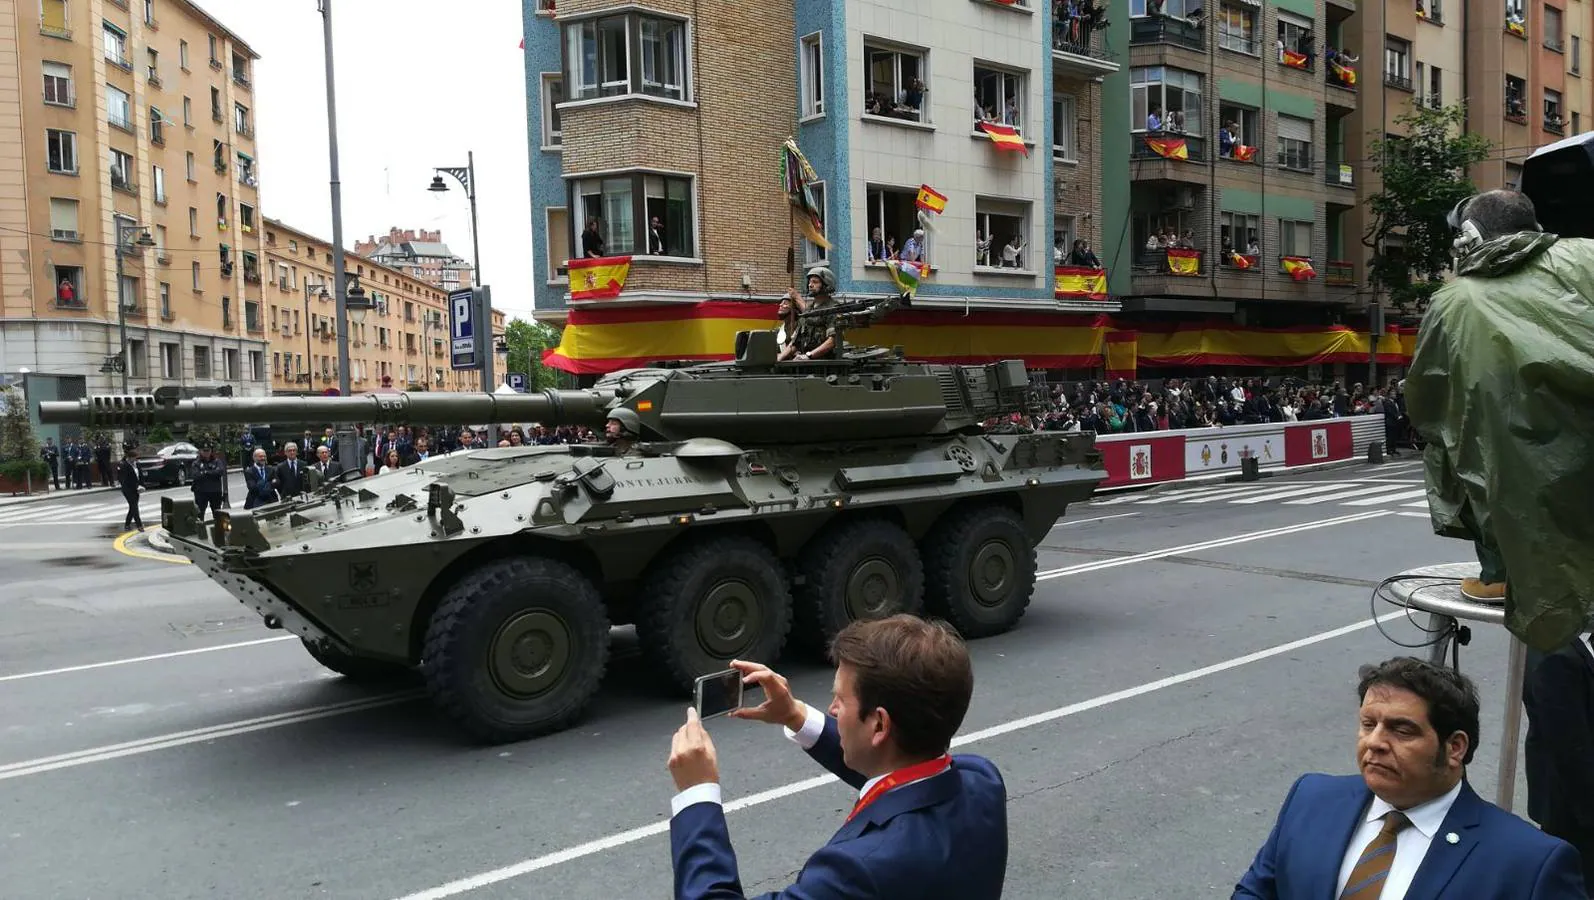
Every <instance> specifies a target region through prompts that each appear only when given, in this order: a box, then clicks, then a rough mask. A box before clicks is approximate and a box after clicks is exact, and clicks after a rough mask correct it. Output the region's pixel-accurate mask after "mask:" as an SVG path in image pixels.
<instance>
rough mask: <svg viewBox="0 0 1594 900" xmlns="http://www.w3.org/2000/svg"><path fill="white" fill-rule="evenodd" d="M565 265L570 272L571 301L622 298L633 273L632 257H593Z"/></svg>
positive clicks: (573, 260)
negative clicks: (629, 277)
mask: <svg viewBox="0 0 1594 900" xmlns="http://www.w3.org/2000/svg"><path fill="white" fill-rule="evenodd" d="M565 265H566V266H567V267H568V268H569V270H570V299H572V300H604V299H607V298H609V297H618V296H620V289H621V288H623V287H625V276H626V275H627V274H629V273H630V271H631V257H629V256H592V257H586V258H583V259H572V260H570V261H569V262H567V263H566V264H565Z"/></svg>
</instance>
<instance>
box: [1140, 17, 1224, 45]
mask: <svg viewBox="0 0 1594 900" xmlns="http://www.w3.org/2000/svg"><path fill="white" fill-rule="evenodd" d="M1137 44H1172V45H1174V46H1177V47H1184V48H1186V49H1189V50H1194V51H1196V52H1198V53H1205V52H1206V49H1207V32H1206V29H1205V28H1202V27H1201V26H1200V25H1195V24H1191V23H1190V22H1186V21H1185V20H1183V19H1174V18H1170V17H1168V16H1146V17H1142V18H1138V19H1130V20H1129V45H1130V46H1135V45H1137Z"/></svg>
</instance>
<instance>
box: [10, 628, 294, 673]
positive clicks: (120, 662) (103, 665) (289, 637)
mask: <svg viewBox="0 0 1594 900" xmlns="http://www.w3.org/2000/svg"><path fill="white" fill-rule="evenodd" d="M298 639H299V636H298V635H296V634H285V635H279V636H276V637H268V638H260V639H259V640H255V641H239V642H237V643H233V644H217V645H216V646H214V647H195V648H193V649H192V650H173V651H172V652H170V653H156V654H152V655H150V656H135V657H132V658H130V659H111V660H106V661H105V662H97V663H86V664H84V665H81V666H67V667H66V668H64V669H48V670H45V671H43V672H21V673H19V674H16V675H0V682H5V681H22V680H24V679H27V678H45V677H47V676H50V675H68V674H71V673H73V672H87V671H90V670H92V669H107V668H110V667H111V666H126V665H131V664H133V663H141V662H154V661H155V660H158V659H175V658H177V657H179V656H193V655H194V654H196V653H214V652H216V651H217V650H236V649H238V648H239V647H256V646H259V645H261V644H275V643H277V642H278V641H296V640H298Z"/></svg>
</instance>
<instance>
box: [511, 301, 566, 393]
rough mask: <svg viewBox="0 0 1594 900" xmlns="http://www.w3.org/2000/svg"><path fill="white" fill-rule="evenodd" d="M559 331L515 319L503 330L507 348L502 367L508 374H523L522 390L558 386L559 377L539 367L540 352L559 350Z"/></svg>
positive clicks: (557, 374) (540, 362) (546, 324)
mask: <svg viewBox="0 0 1594 900" xmlns="http://www.w3.org/2000/svg"><path fill="white" fill-rule="evenodd" d="M560 337H561V335H560V331H559V329H558V328H556V327H554V326H552V325H549V324H548V323H546V322H528V321H526V320H525V319H518V318H517V319H515V320H513V321H511V322H510V323H509V325H508V326H506V327H505V328H504V343H505V344H507V345H508V346H509V354H508V360H507V362H506V363H505V365H507V366H508V371H510V372H525V373H526V387H527V388H529V389H531V390H534V391H540V390H543V389H545V388H552V387H558V386H559V373H558V372H557V371H555V370H553V369H550V368H549V367H547V366H545V365H543V364H542V354H543V351H545V350H548V349H549V348H552V347H557V346H559V340H560Z"/></svg>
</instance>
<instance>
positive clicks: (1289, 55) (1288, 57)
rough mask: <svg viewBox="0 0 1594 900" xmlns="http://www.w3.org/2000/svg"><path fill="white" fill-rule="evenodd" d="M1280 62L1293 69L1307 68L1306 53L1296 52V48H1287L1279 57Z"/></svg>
mask: <svg viewBox="0 0 1594 900" xmlns="http://www.w3.org/2000/svg"><path fill="white" fill-rule="evenodd" d="M1279 62H1281V63H1283V64H1285V65H1286V66H1289V67H1290V68H1292V69H1304V68H1306V54H1304V53H1296V52H1295V51H1294V50H1285V51H1284V53H1283V55H1281V56H1280V57H1279Z"/></svg>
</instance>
